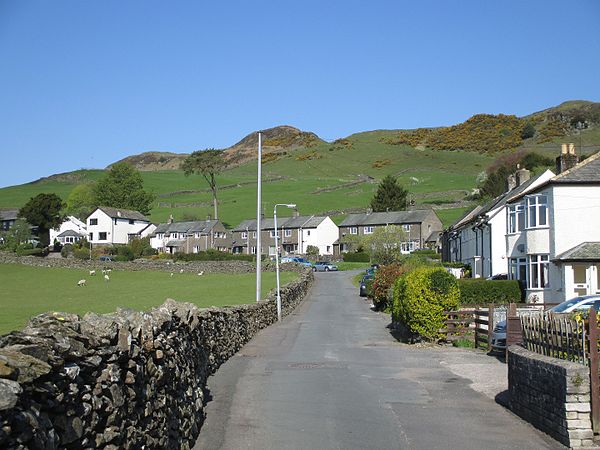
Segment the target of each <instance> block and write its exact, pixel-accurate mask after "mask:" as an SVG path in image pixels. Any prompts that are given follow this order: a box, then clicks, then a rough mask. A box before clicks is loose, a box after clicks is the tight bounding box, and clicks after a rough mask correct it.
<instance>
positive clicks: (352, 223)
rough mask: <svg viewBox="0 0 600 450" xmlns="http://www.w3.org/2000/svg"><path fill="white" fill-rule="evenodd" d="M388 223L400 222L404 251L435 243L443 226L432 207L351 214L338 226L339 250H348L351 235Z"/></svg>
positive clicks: (361, 234)
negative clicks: (403, 236) (403, 234)
mask: <svg viewBox="0 0 600 450" xmlns="http://www.w3.org/2000/svg"><path fill="white" fill-rule="evenodd" d="M387 225H397V226H401V227H402V229H403V230H404V232H405V233H406V239H405V241H404V242H401V243H400V245H401V249H402V252H403V253H410V252H412V251H414V250H417V249H420V248H425V247H426V246H435V245H436V243H437V242H438V239H439V234H440V232H441V230H442V228H443V227H442V222H441V221H440V219H439V217H438V216H437V214H436V213H435V211H433V210H431V209H424V210H415V211H389V212H368V211H367V212H366V213H363V214H350V215H348V217H346V218H345V219H344V221H343V222H342V223H341V224H340V226H339V229H340V237H339V245H340V251H341V252H346V251H348V250H349V244H350V242H351V241H352V240H353V238H354V237H364V236H367V235H370V234H372V233H373V232H374V231H375V230H376V229H377V228H380V227H385V226H387Z"/></svg>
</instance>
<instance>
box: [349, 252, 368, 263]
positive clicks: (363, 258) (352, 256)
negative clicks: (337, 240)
mask: <svg viewBox="0 0 600 450" xmlns="http://www.w3.org/2000/svg"><path fill="white" fill-rule="evenodd" d="M343 258H344V262H370V261H371V258H369V254H368V253H365V252H349V253H344V254H343Z"/></svg>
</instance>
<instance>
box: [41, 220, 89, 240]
mask: <svg viewBox="0 0 600 450" xmlns="http://www.w3.org/2000/svg"><path fill="white" fill-rule="evenodd" d="M67 230H72V231H75V232H76V233H79V234H81V235H83V236H87V227H86V224H85V223H84V222H82V221H81V220H79V219H78V218H77V217H75V216H68V217H67V219H66V220H65V221H64V222H63V223H61V224H60V226H59V227H58V228H55V229H53V230H50V244H52V243H53V242H54V239H56V236H58V235H59V234H60V233H64V232H65V231H67Z"/></svg>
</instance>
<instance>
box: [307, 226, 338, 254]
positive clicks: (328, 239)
mask: <svg viewBox="0 0 600 450" xmlns="http://www.w3.org/2000/svg"><path fill="white" fill-rule="evenodd" d="M339 234H340V230H339V228H338V226H337V225H336V224H335V223H334V222H333V220H331V218H329V217H326V218H325V219H324V220H323V221H322V222H321V223H320V224H319V225H318V226H317V227H316V228H306V229H302V232H301V236H300V241H301V242H302V243H303V246H302V248H301V249H300V248H299V252H300V253H306V248H307V247H308V246H309V245H313V246H315V247H318V248H319V254H321V255H333V243H334V242H335V241H336V240H337V239H338V238H339ZM328 247H329V249H328Z"/></svg>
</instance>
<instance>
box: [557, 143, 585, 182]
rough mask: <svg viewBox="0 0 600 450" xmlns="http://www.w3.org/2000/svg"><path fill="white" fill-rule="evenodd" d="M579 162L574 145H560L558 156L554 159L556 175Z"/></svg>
mask: <svg viewBox="0 0 600 450" xmlns="http://www.w3.org/2000/svg"><path fill="white" fill-rule="evenodd" d="M578 162H579V158H577V155H576V154H575V144H562V146H561V151H560V156H559V157H558V158H556V174H557V175H558V174H559V173H562V172H564V171H566V170H569V169H571V168H572V167H574V166H575V165H576V164H577V163H578Z"/></svg>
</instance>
